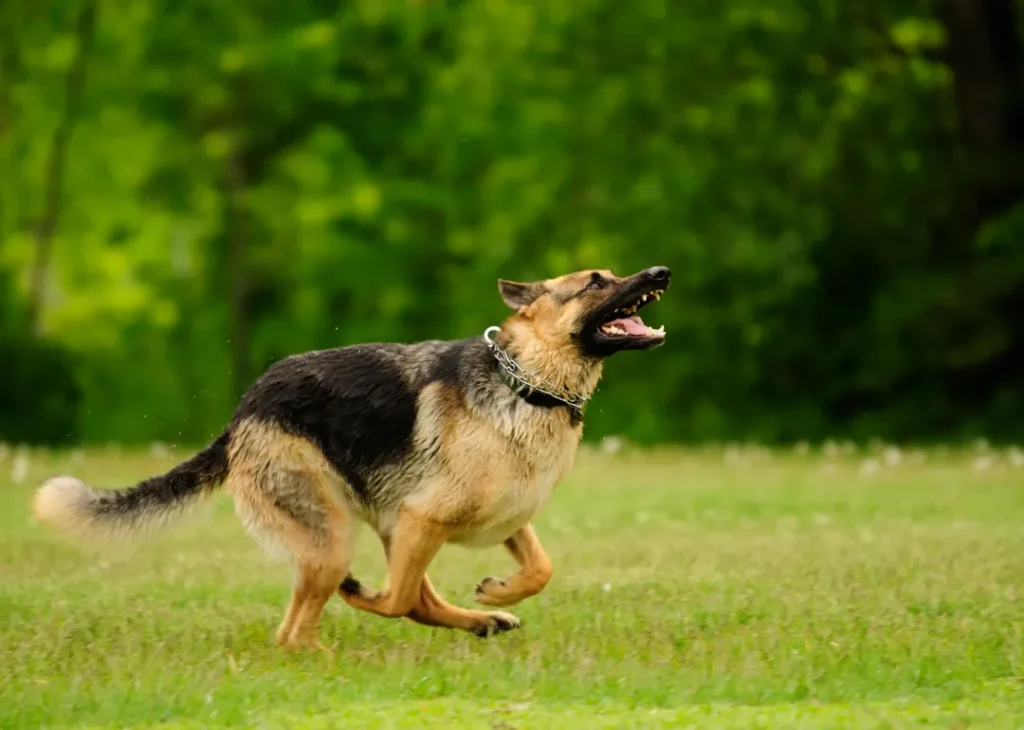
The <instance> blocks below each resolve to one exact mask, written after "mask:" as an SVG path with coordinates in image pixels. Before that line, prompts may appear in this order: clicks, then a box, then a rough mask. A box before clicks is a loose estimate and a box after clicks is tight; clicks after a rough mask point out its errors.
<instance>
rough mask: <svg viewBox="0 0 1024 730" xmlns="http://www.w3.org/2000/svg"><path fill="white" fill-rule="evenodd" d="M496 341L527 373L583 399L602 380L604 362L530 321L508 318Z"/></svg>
mask: <svg viewBox="0 0 1024 730" xmlns="http://www.w3.org/2000/svg"><path fill="white" fill-rule="evenodd" d="M497 342H498V344H499V345H500V346H501V347H502V348H503V349H504V350H505V351H506V352H507V353H508V354H509V355H511V356H512V357H513V358H515V360H516V362H517V363H518V364H519V366H520V367H521V368H522V369H523V370H524V371H526V372H528V373H531V374H533V375H536V376H539V377H541V378H543V379H544V380H546V381H548V382H549V383H551V384H552V385H555V386H558V387H560V388H564V389H565V390H567V391H569V392H571V393H576V394H578V395H580V396H583V397H584V398H588V399H589V398H590V396H592V395H593V394H594V391H595V390H597V384H598V383H599V382H600V380H601V374H602V372H603V369H604V363H603V362H602V361H601V360H600V359H598V358H591V357H586V356H585V355H583V353H581V352H580V350H579V347H578V346H577V345H576V344H575V343H574V342H572V341H571V340H568V339H566V338H565V337H559V338H554V337H550V336H549V337H545V336H544V335H543V333H540V332H537V331H536V328H534V327H532V326H531V322H530V321H529V320H524V319H521V318H519V317H511V318H509V319H508V320H506V321H505V322H504V323H502V325H501V333H500V334H499V335H498V338H497Z"/></svg>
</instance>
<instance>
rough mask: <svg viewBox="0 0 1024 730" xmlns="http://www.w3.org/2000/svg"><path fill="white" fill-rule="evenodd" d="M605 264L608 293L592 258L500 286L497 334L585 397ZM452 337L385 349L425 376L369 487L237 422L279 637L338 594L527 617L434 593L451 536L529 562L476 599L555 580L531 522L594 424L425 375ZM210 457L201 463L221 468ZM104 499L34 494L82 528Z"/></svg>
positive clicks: (384, 610)
mask: <svg viewBox="0 0 1024 730" xmlns="http://www.w3.org/2000/svg"><path fill="white" fill-rule="evenodd" d="M600 273H601V274H602V275H603V276H604V277H605V279H607V280H608V282H609V290H608V291H602V290H601V289H593V290H591V289H590V288H588V283H589V282H591V281H592V272H589V271H587V272H580V273H577V274H570V275H568V276H564V277H560V278H558V279H551V280H548V281H544V282H534V283H530V284H516V283H512V282H501V283H500V287H499V288H500V289H501V292H502V296H503V298H504V299H505V301H506V303H508V304H509V305H510V306H513V308H514V309H515V310H516V311H515V313H514V314H512V315H511V316H510V317H509V318H508V319H507V320H506V321H505V322H503V323H502V325H501V332H500V335H499V344H500V345H501V346H502V347H503V348H506V349H507V350H508V351H509V352H513V353H514V356H515V358H516V360H517V361H518V362H519V363H520V365H521V366H522V367H523V368H525V369H526V370H528V371H530V372H531V373H534V374H536V375H538V376H540V377H541V378H543V379H545V380H547V381H548V382H549V383H552V384H554V385H555V386H558V387H562V388H565V389H568V390H570V391H572V392H574V393H577V394H581V395H583V396H589V395H590V394H592V393H593V392H594V390H595V389H596V387H597V384H598V381H599V380H600V378H601V373H602V364H601V362H602V361H601V359H600V358H597V357H588V356H583V355H582V354H581V351H580V348H579V346H578V342H576V341H575V340H574V338H576V337H577V335H578V334H579V331H580V327H581V326H582V325H581V322H582V321H583V319H584V317H585V316H586V315H587V313H588V312H593V311H595V309H596V308H598V307H600V306H602V305H603V304H604V303H605V301H606V300H607V298H608V297H609V296H613V295H614V287H615V284H617V283H620V282H623V281H624V280H622V279H618V278H617V277H615V276H614V275H613V274H612V273H611V272H609V271H603V272H600ZM443 346H444V343H437V342H428V343H421V345H420V346H419V349H417V350H415V351H414V352H412V353H411V354H406V355H402V354H401V353H402V352H406V353H410V351H408V350H406V351H400V350H395V349H382V350H381V352H382V353H383V354H382V357H387V358H389V360H388V362H391V361H393V362H394V364H395V365H396V366H397V367H398V368H399V371H398V372H399V375H398V377H405V378H408V380H409V382H419V383H426V384H425V385H422V386H420V387H419V389H418V390H417V391H416V393H417V395H416V398H417V402H416V418H415V422H414V427H413V433H412V439H411V441H412V443H411V446H410V447H409V450H408V453H407V454H404V452H403V454H404V455H403V456H402V458H397V459H391V460H388V461H387V462H382V463H383V464H384V465H383V466H380V467H379V468H376V467H375V471H374V472H373V473H372V474H371V475H369V476H368V477H367V478H368V479H369V480H371V481H372V484H360V485H359V488H360V492H359V493H357V491H356V490H354V488H353V485H351V484H349V483H347V482H346V480H345V478H343V477H342V475H341V474H340V473H339V472H338V471H337V470H336V469H335V468H334V466H332V462H331V461H329V460H328V458H327V456H326V455H325V453H324V452H323V451H322V450H321V448H320V447H319V446H317V445H316V444H315V443H313V442H312V441H310V440H307V439H306V438H302V437H299V436H295V435H291V434H289V433H286V432H285V431H284V430H282V428H280V427H278V426H276V425H273V424H271V423H270V422H265V421H261V420H259V419H258V418H255V417H245V418H240V419H239V420H238V421H237V422H235V423H234V424H233V426H232V430H231V431H230V436H228V433H227V432H226V433H225V436H224V437H223V438H224V439H228V438H229V439H230V440H229V441H224V442H223V443H226V444H227V446H226V459H227V469H226V470H224V469H223V463H222V461H223V459H222V461H221V463H220V468H221V470H220V471H216V470H214V471H216V474H219V475H220V477H218V478H224V474H226V475H227V476H226V480H225V482H224V487H225V489H226V490H227V491H228V493H229V494H231V495H232V496H233V498H234V500H235V508H236V511H237V513H238V515H239V516H240V517H241V519H242V522H243V523H244V525H245V527H246V528H247V530H248V531H249V532H250V533H251V534H252V535H253V536H254V538H255V539H256V540H257V541H258V542H259V543H260V544H262V545H263V546H264V548H265V549H266V550H267V551H268V552H269V553H271V554H274V555H280V556H283V557H285V558H287V559H289V560H290V561H291V563H292V564H293V567H294V570H295V581H294V587H293V590H292V595H291V599H290V601H289V604H288V608H287V610H286V612H285V616H284V618H283V620H282V622H281V624H280V626H279V628H278V630H277V635H276V638H277V641H278V643H279V644H281V645H284V646H287V647H303V646H318V645H319V644H318V642H317V638H316V634H317V625H318V624H319V621H320V616H321V613H322V611H323V608H324V605H325V604H326V603H327V601H328V600H329V599H330V597H331V595H333V594H334V593H335V592H339V593H340V594H341V596H342V597H343V598H344V600H345V601H346V602H347V603H348V604H349V605H350V606H352V607H354V608H357V609H360V610H363V611H368V612H372V613H375V614H377V615H380V616H384V617H400V616H404V617H408V618H410V619H411V620H413V621H416V622H419V623H421V624H426V625H430V626H445V627H451V628H459V629H463V630H467V631H473V632H476V633H481V634H484V633H490V632H492V631H504V630H508V629H511V628H515V627H517V626H518V625H519V620H518V619H517V618H516V617H515V616H513V615H511V614H508V613H504V612H501V611H478V610H468V609H463V608H459V607H456V606H453V605H451V604H449V603H447V602H446V601H445V600H444V599H443V598H442V597H441V596H440V595H438V594H437V592H436V590H435V589H434V587H433V585H432V583H431V582H430V579H429V578H428V577H427V573H426V571H427V568H428V566H429V564H430V562H431V561H432V560H433V558H434V556H435V555H436V554H437V552H438V551H439V550H440V548H441V547H442V545H444V544H445V543H461V544H464V545H472V546H487V545H497V544H499V543H500V544H504V545H505V547H506V549H507V551H508V552H509V554H510V555H511V556H512V558H513V559H514V560H515V561H516V563H517V564H518V566H519V569H518V571H517V572H515V573H514V574H512V575H511V576H509V577H508V578H506V579H504V580H499V579H497V578H493V577H489V578H485V579H484V580H483V581H481V582H480V583H479V584H478V586H477V588H476V592H475V599H476V600H477V602H479V603H482V604H485V605H489V606H510V605H513V604H515V603H518V602H519V601H522V600H523V599H525V598H528V597H530V596H533V595H536V594H537V593H539V592H540V591H541V590H543V589H544V588H545V586H546V585H547V584H548V582H549V581H550V579H551V576H552V566H551V561H550V560H549V559H548V557H547V555H546V554H545V552H544V549H543V547H542V546H541V544H540V541H539V539H538V537H537V535H536V533H535V531H534V529H533V527H532V526H531V525H530V521H531V520H532V518H533V516H534V515H535V514H536V512H537V510H538V509H540V507H541V506H542V505H543V504H544V503H545V502H546V501H547V499H548V498H549V497H550V496H551V493H552V491H553V490H554V488H555V486H556V485H557V484H558V482H559V481H560V480H561V479H562V477H563V476H564V475H565V473H566V472H567V471H568V470H569V469H570V468H571V467H572V464H573V460H574V458H575V455H576V450H577V447H578V445H579V441H580V438H581V437H582V426H581V424H580V423H579V421H578V419H576V420H574V419H573V418H572V417H571V414H570V411H569V410H568V409H566V408H562V407H555V408H548V407H536V406H535V405H531V404H530V403H528V402H527V401H525V400H523V399H521V398H519V397H517V396H515V395H514V394H513V393H512V392H511V391H510V390H508V389H507V388H505V386H504V385H503V384H501V383H500V382H498V381H497V380H496V379H495V380H493V381H488V382H490V383H491V384H490V385H485V386H481V387H482V388H483V392H484V393H485V394H486V395H487V397H486V398H483V397H479V396H478V397H475V398H474V397H473V394H472V393H471V392H470V390H467V389H466V387H463V386H462V385H455V384H453V383H452V382H451V380H450V379H448V380H446V379H445V378H439V379H436V380H431V379H428V378H425V377H424V373H427V372H430V371H431V368H433V367H434V366H435V363H436V362H437V359H438V358H437V354H438V353H439V352H441V351H442V349H441V348H443ZM482 370H483V369H482ZM484 372H485V373H486V372H490V371H484ZM485 377H491V376H489V375H485ZM488 388H493V390H488ZM495 400H498V401H500V403H498V404H495V403H494V402H492V401H495ZM211 453H214V452H211ZM216 453H220V454H224V453H225V449H223V448H222V449H221V451H219V452H216ZM211 458H212V457H211ZM211 458H207V459H206V461H205V462H203V463H209V464H214V466H216V463H215V461H213V460H211ZM335 463H338V462H335ZM210 468H211V469H213V467H210ZM211 473H213V472H211ZM346 473H349V472H346ZM357 477H359V478H361V477H360V475H359V474H356V475H355V476H354V477H353V478H357ZM211 478H212V477H211ZM204 489H205V487H204ZM368 493H372V498H368V497H367V496H366V495H367V494H368ZM95 499H98V497H97V492H96V491H95V490H91V488H89V487H86V486H85V485H83V484H81V482H78V481H77V480H73V479H70V478H68V477H65V478H60V479H56V480H51V482H49V483H48V484H47V485H45V486H44V487H43V488H42V489H41V490H40V491H39V492H38V493H37V495H36V498H35V505H34V509H35V513H36V515H37V517H38V518H39V519H41V520H45V521H48V522H51V523H53V524H56V525H58V526H59V527H62V528H63V529H66V530H68V531H72V532H74V531H83V529H84V527H85V526H83V524H82V519H83V518H82V516H81V515H82V514H84V513H85V512H87V510H83V509H81V505H82V504H85V503H87V502H88V500H95ZM178 508H179V507H178V506H177V505H175V506H174V509H178ZM168 509H170V508H168ZM152 515H155V518H159V517H160V515H159V514H158V513H157V509H156V508H154V509H153V510H152V514H151V515H150V516H147V519H150V518H151V517H152ZM143 516H146V515H143ZM121 519H122V522H123V523H124V525H126V526H127V528H133V527H134V526H135V523H133V522H131V520H133V519H136V518H135V517H132V518H130V519H125V518H121ZM138 519H139V520H141V517H139V518H138ZM357 521H363V522H366V523H368V524H370V525H371V526H372V527H373V528H374V530H375V531H376V532H377V534H378V536H379V537H380V539H381V542H382V545H383V547H384V551H385V555H386V557H387V563H388V573H389V576H388V583H387V586H386V587H385V588H384V589H383V590H372V589H368V588H366V587H364V586H362V585H361V584H359V582H358V581H356V580H355V579H354V578H353V577H352V576H351V574H350V572H349V568H350V563H351V554H352V542H353V529H354V524H355V523H356V522H357Z"/></svg>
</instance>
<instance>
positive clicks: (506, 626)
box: [473, 611, 522, 639]
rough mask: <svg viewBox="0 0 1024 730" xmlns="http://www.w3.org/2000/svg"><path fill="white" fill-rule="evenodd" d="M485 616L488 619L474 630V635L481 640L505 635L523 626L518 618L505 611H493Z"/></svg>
mask: <svg viewBox="0 0 1024 730" xmlns="http://www.w3.org/2000/svg"><path fill="white" fill-rule="evenodd" d="M484 615H485V616H486V617H487V618H485V619H484V620H482V621H481V622H480V625H479V626H477V627H476V628H475V629H473V633H474V634H476V635H477V636H479V637H480V638H481V639H486V638H488V637H491V636H494V635H495V634H503V633H505V632H506V631H512V630H513V629H518V628H519V627H520V626H522V624H521V623H520V622H519V618H518V617H516V616H513V615H512V614H510V613H505V612H504V611H493V612H491V613H487V614H484Z"/></svg>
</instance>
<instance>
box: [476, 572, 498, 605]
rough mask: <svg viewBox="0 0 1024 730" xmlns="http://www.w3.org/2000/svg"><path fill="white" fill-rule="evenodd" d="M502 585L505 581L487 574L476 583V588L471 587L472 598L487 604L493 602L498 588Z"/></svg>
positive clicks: (496, 598) (495, 600) (495, 599)
mask: <svg viewBox="0 0 1024 730" xmlns="http://www.w3.org/2000/svg"><path fill="white" fill-rule="evenodd" d="M504 587H505V581H503V580H501V579H500V578H494V577H492V576H488V577H486V578H484V579H483V580H482V581H480V582H479V583H477V584H476V588H474V589H473V600H474V601H476V602H477V603H483V604H487V605H492V604H495V603H496V602H497V600H498V598H499V596H498V593H499V592H500V589H502V588H504Z"/></svg>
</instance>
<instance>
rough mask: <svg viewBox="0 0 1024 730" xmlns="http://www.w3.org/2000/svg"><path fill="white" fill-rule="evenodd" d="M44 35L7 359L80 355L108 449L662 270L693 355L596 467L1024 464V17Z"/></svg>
mask: <svg viewBox="0 0 1024 730" xmlns="http://www.w3.org/2000/svg"><path fill="white" fill-rule="evenodd" d="M44 6H46V4H45V3H44V4H42V5H39V4H35V5H32V4H19V3H15V4H13V5H12V4H4V5H0V39H2V42H3V45H2V47H0V164H2V166H3V168H2V169H3V173H2V175H0V276H4V277H6V278H7V280H8V281H9V283H10V286H8V293H7V294H6V296H7V297H8V301H11V302H13V303H12V304H11V305H9V306H11V307H13V308H14V309H16V310H17V311H20V312H22V313H27V314H25V317H27V319H29V320H30V319H32V318H36V319H38V321H39V323H40V325H42V326H41V328H40V332H41V333H42V334H36V335H32V334H31V330H30V329H29V330H18V331H19V332H25V331H27V332H29V334H27V335H18V336H17V337H18V338H17V341H16V342H14V341H12V340H7V341H6V342H9V343H10V344H7V345H5V347H8V348H16V349H17V350H18V351H19V357H20V358H23V359H24V362H28V363H31V362H34V361H35V360H34V358H36V357H39V358H44V357H47V356H44V355H42V354H39V353H41V352H42V350H41V349H39V348H43V347H56V348H57V349H58V350H60V351H62V352H64V351H67V352H71V353H74V358H73V360H71V361H70V362H73V370H72V371H73V374H74V379H75V383H76V388H78V389H79V390H80V392H81V401H80V405H78V406H74V405H67V406H66V407H67V408H68V409H70V414H71V415H70V416H69V415H68V414H67V413H64V412H61V414H60V418H58V417H56V416H54V415H52V414H50V415H46V416H45V419H46V420H48V421H50V420H53V421H54V422H60V419H61V418H64V419H67V418H71V419H73V420H74V419H77V420H78V422H79V423H80V433H81V435H82V437H83V438H86V439H92V440H96V439H128V440H143V439H154V438H161V439H169V440H174V441H188V442H193V441H199V440H201V439H204V438H206V437H207V436H208V435H209V434H210V433H212V432H213V431H215V430H216V429H218V428H219V427H220V426H221V424H222V423H223V420H224V419H225V418H226V417H227V416H228V414H229V412H230V409H231V408H232V407H233V404H234V400H235V398H236V397H237V395H238V393H239V392H240V391H241V390H242V389H244V388H245V387H246V386H247V385H248V383H249V381H250V380H251V378H253V377H254V376H255V375H256V374H257V373H258V372H259V371H260V370H261V369H262V368H264V367H265V366H266V365H268V364H269V363H270V362H272V361H273V360H276V359H278V358H280V357H283V356H284V355H286V354H288V353H290V352H294V351H299V350H306V349H310V348H315V347H325V346H332V345H337V344H346V343H352V342H359V341H372V340H378V341H379V340H399V341H409V340H413V339H421V338H432V337H456V336H458V337H461V336H473V335H476V334H478V333H479V332H481V331H482V330H483V328H484V327H486V326H487V325H489V324H492V323H494V322H496V321H497V320H498V319H499V318H500V317H502V316H504V314H505V312H504V311H503V308H502V305H501V303H500V300H499V299H498V297H497V295H496V290H495V280H496V279H497V278H498V277H509V278H530V277H544V276H550V275H555V274H558V273H562V272H564V271H566V270H569V269H576V268H583V267H592V266H600V267H612V268H614V269H616V270H619V271H622V272H627V271H633V270H636V269H638V268H640V267H643V266H649V265H651V264H653V263H664V264H667V265H669V266H671V267H672V268H673V269H674V271H675V280H674V283H673V287H672V291H671V293H670V294H669V296H668V297H667V298H666V299H665V300H664V302H663V303H662V304H661V305H659V307H658V308H657V313H656V314H655V313H654V311H653V310H652V317H653V318H656V319H657V320H658V322H659V323H662V322H663V323H664V324H666V326H667V328H668V329H669V330H670V333H671V335H670V340H669V344H668V345H667V346H666V347H665V348H663V349H661V350H658V351H657V352H655V353H648V354H646V355H644V356H642V357H641V356H630V355H625V356H622V357H619V358H615V359H614V360H613V361H612V362H611V363H610V366H609V374H608V385H607V386H606V387H605V388H603V389H602V392H601V393H600V394H599V396H598V399H597V401H596V402H595V404H594V408H593V409H592V411H591V413H590V415H589V416H588V435H590V436H600V435H602V434H605V433H609V432H619V431H622V432H628V433H630V434H631V435H632V436H634V437H636V438H639V439H642V440H648V441H653V440H663V439H727V438H760V439H767V440H772V439H777V440H785V439H796V438H810V437H815V436H824V435H843V434H846V435H853V436H857V437H867V436H875V435H877V436H891V437H899V438H944V437H951V436H964V435H974V434H979V433H986V434H988V435H990V436H994V437H1000V436H1003V437H1008V438H1009V437H1019V436H1020V435H1021V426H1020V424H1019V419H1018V418H1017V417H1016V414H1017V413H1019V410H1020V408H1021V407H1022V406H1024V402H1022V401H1024V380H1022V378H1024V376H1022V374H1021V370H1020V368H1019V367H1018V366H1017V363H1019V362H1021V361H1022V356H1024V352H1022V348H1024V345H1022V326H1021V324H1020V318H1019V315H1018V314H1017V312H1019V311H1024V310H1022V308H1021V303H1022V302H1021V301H1020V299H1021V296H1022V294H1021V292H1024V251H1022V250H1021V247H1020V245H1019V242H1020V240H1021V236H1022V234H1024V207H1022V203H1021V201H1022V199H1024V190H1022V175H1024V164H1022V162H1021V152H1022V144H1024V142H1022V134H1024V124H1021V123H1020V120H1021V103H1022V102H1021V99H1022V98H1024V95H1022V92H1021V84H1022V81H1021V73H1022V71H1021V51H1020V47H1019V46H1020V41H1019V39H1020V23H1021V18H1020V7H1019V3H1018V4H1017V5H1014V4H1013V3H1012V2H1010V0H983V1H980V2H964V1H962V0H898V1H897V2H881V1H880V0H871V1H870V2H863V3H855V4H850V3H840V2H839V1H838V0H823V1H822V2H819V3H815V4H812V5H808V4H807V3H802V2H798V1H797V0H770V2H764V1H763V0H739V1H738V2H733V3H730V4H729V5H728V6H723V5H722V4H721V3H717V2H710V0H697V1H695V2H690V3H686V4H683V5H680V4H678V3H670V2H667V0H635V2H633V3H630V4H628V5H623V4H622V3H615V2H612V1H611V0H571V1H570V0H544V1H543V2H542V1H541V0H515V1H513V0H430V2H422V3H421V2H411V1H410V0H352V2H349V3H344V4H342V5H338V4H331V3H324V2H322V0H294V1H293V2H290V3H287V4H276V5H268V4H266V3H254V2H251V1H250V0H225V2H222V3H219V4H211V3H201V2H198V0H179V1H178V2H174V3H171V2H168V0H122V2H120V3H118V4H117V7H116V10H115V9H113V6H112V5H110V4H109V3H102V2H101V0H74V2H68V3H64V4H58V5H53V6H52V7H49V6H46V7H44ZM93 17H94V18H95V20H90V18H93ZM86 64H87V65H86ZM86 68H87V69H88V73H85V69H86ZM72 129H73V131H74V133H73V134H71V131H72ZM61 160H62V161H63V162H59V161H61ZM55 161H58V162H55ZM62 190H63V192H64V194H63V196H60V195H59V193H60V191H62ZM58 215H59V218H58ZM58 220H59V223H60V225H59V226H58V225H57V222H58ZM40 222H42V225H40ZM51 250H52V252H53V253H52V255H51V254H50V253H49V251H51ZM44 284H45V286H44ZM44 292H45V294H46V296H43V293H44ZM12 311H13V310H12ZM32 312H35V314H32ZM13 331H14V330H12V332H13ZM5 334H6V332H5ZM33 353H36V354H33ZM40 362H42V361H40ZM69 367H70V365H69ZM638 370H639V372H640V373H641V374H642V377H638ZM71 402H72V401H71V400H68V401H67V403H69V404H70V403H71ZM75 402H77V401H75ZM4 408H5V412H6V413H14V411H12V410H11V408H13V406H8V405H7V403H6V402H5V404H4ZM17 408H18V411H17V414H18V415H17V417H16V418H17V419H20V422H21V423H27V422H28V421H31V420H35V419H43V418H44V416H43V415H42V414H41V413H38V412H36V411H34V410H32V408H31V407H30V406H29V405H26V404H24V403H23V404H21V405H18V406H17ZM14 420H15V418H14V417H13V416H12V417H11V422H14ZM61 428H63V427H61ZM58 430H60V429H58ZM64 430H67V429H64ZM25 433H29V429H28V427H26V428H25ZM3 437H4V438H15V439H16V438H19V436H18V434H17V433H8V434H5V435H4V436H3Z"/></svg>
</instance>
